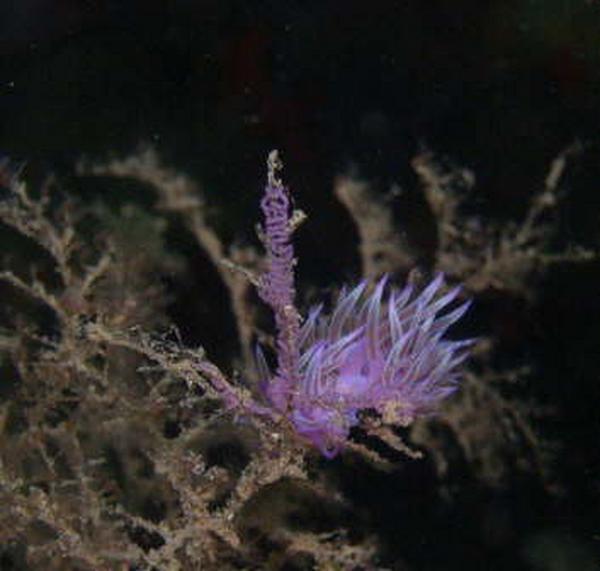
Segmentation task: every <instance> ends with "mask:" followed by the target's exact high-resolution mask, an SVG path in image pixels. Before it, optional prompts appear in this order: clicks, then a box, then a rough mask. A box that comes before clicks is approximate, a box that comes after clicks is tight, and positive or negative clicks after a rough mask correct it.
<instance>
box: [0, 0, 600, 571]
mask: <svg viewBox="0 0 600 571" xmlns="http://www.w3.org/2000/svg"><path fill="white" fill-rule="evenodd" d="M575 139H579V140H581V141H582V142H583V144H584V148H585V151H584V153H583V154H582V155H581V156H580V157H579V158H578V159H577V160H576V161H575V164H574V165H573V166H572V170H571V171H570V174H569V176H568V179H567V183H568V189H569V192H570V194H569V197H568V201H567V202H566V206H565V209H564V211H563V219H562V220H561V231H562V232H563V234H564V236H563V238H564V241H565V243H572V242H578V243H581V244H583V245H585V246H587V247H595V248H597V246H598V234H599V233H598V222H599V221H600V212H599V211H600V209H599V208H598V203H599V202H600V200H599V199H598V181H600V176H599V175H600V172H599V171H600V169H599V165H600V161H599V160H598V159H599V158H600V156H599V155H600V153H599V152H598V143H599V141H600V3H599V2H596V1H593V0H587V1H586V0H544V1H543V2H542V1H535V0H506V1H502V2H500V1H498V2H490V1H482V0H480V1H454V2H449V1H442V0H428V1H423V0H407V1H396V2H392V1H387V2H386V1H368V2H365V1H347V2H327V1H320V2H310V1H306V0H305V1H302V2H300V1H292V0H287V1H279V2H276V1H272V2H266V1H265V2H260V1H256V2H252V1H243V2H234V1H226V0H215V1H206V2H201V1H191V0H190V1H177V0H172V1H169V2H155V1H146V2H137V1H129V2H127V1H125V2H116V1H115V2H110V1H108V2H91V1H87V2H86V1H75V0H71V1H68V0H55V1H51V0H21V1H16V0H15V1H7V0H5V1H3V2H2V3H1V4H0V153H2V154H3V155H5V156H9V157H11V158H12V159H14V160H17V161H21V160H26V161H28V162H29V163H30V164H31V165H33V167H35V168H39V169H40V170H41V171H53V172H57V173H59V174H65V175H68V173H69V172H70V171H71V170H72V167H73V164H74V162H75V161H76V160H77V159H79V158H80V157H82V156H88V157H91V158H94V157H100V158H105V157H106V156H107V155H108V153H109V152H116V153H125V152H127V151H130V150H132V149H133V148H135V147H136V146H137V145H138V144H139V143H140V141H148V142H151V143H153V144H154V145H156V147H157V148H158V149H159V151H160V153H161V154H162V156H163V157H165V160H166V161H167V163H168V164H172V165H174V166H175V167H178V168H181V169H182V170H184V171H185V172H187V173H189V174H191V175H192V176H195V177H197V178H198V180H200V181H201V182H202V183H203V185H204V188H205V191H206V193H207V195H209V196H210V197H211V200H214V204H215V205H216V206H220V207H221V208H220V210H221V211H223V212H227V216H224V217H222V219H221V220H220V221H219V224H221V226H222V231H223V232H224V233H225V234H226V235H229V237H230V238H233V237H242V238H244V237H248V236H249V235H250V234H251V233H252V229H253V224H254V222H255V220H256V218H257V207H256V200H257V196H258V193H259V192H260V186H261V184H262V182H263V180H264V168H263V165H264V160H265V156H266V153H267V152H268V150H270V149H271V148H274V147H276V148H279V149H280V150H281V151H282V154H283V157H284V160H285V162H286V177H287V179H288V180H289V181H290V184H291V186H292V187H293V188H294V192H295V195H296V197H297V200H298V202H299V203H300V205H301V206H302V207H303V208H304V209H305V210H307V211H309V213H310V216H311V224H310V229H307V230H306V232H305V234H304V237H303V238H301V243H300V255H301V258H302V260H303V261H302V264H303V265H302V267H303V272H304V278H303V279H304V280H306V281H308V282H310V283H316V284H320V285H330V284H332V283H339V282H341V281H343V280H344V279H345V278H348V277H355V276H356V272H357V269H358V263H357V258H356V253H355V249H354V247H355V236H354V235H353V233H352V232H353V230H352V226H351V224H350V223H349V221H348V220H347V219H346V218H345V217H344V214H343V212H342V211H341V209H340V208H339V207H338V206H336V205H335V202H334V200H333V198H332V197H331V187H332V179H333V176H334V175H335V174H337V173H340V172H343V171H347V170H349V169H350V170H353V171H354V172H358V173H360V174H361V175H364V176H366V177H368V178H369V179H371V180H373V182H374V185H375V186H377V187H378V188H381V189H383V190H385V189H387V188H389V186H390V185H391V184H392V182H394V183H397V184H399V185H400V186H402V187H403V188H404V187H414V186H415V185H416V179H415V178H414V175H413V173H412V172H411V169H410V166H409V161H410V158H411V157H412V156H413V155H414V154H415V153H416V152H418V150H419V149H421V148H422V147H423V146H424V145H426V146H427V147H429V148H432V149H434V150H435V151H436V152H438V153H440V154H442V155H446V156H449V157H451V159H452V160H453V161H455V162H456V163H457V164H459V165H465V166H467V167H468V168H470V169H473V171H474V172H475V173H476V175H477V180H478V193H479V194H478V197H479V200H480V203H481V207H482V209H483V210H487V213H488V214H492V215H494V216H496V217H499V218H502V217H509V216H513V215H515V214H518V213H522V211H523V208H524V207H525V205H526V201H527V199H528V198H529V197H530V196H531V194H532V193H533V192H534V191H535V190H537V189H539V188H540V187H541V185H542V184H543V177H544V174H545V172H546V169H547V168H548V165H549V163H550V161H551V160H552V158H553V157H554V156H556V154H557V153H558V152H560V151H561V150H562V149H563V148H564V147H566V146H567V145H568V144H570V143H572V142H573V141H574V140H575ZM424 223H425V222H424ZM332 228H336V230H335V231H334V232H332V231H331V230H332ZM338 228H339V229H340V231H339V232H338V230H337V229H338ZM308 258H310V259H311V261H308ZM597 278H598V272H597V268H591V269H590V267H586V268H583V269H576V268H571V267H566V268H564V269H558V270H556V271H555V272H554V273H552V274H551V275H550V276H549V277H548V278H547V280H546V281H545V282H544V284H543V290H542V295H541V298H540V299H539V301H538V302H537V304H536V305H534V306H533V307H527V308H526V309H523V306H521V305H518V304H517V302H513V301H511V300H509V301H507V302H504V303H505V305H504V306H500V307H501V309H500V310H499V311H500V313H502V311H503V310H502V307H504V308H505V309H506V308H509V309H510V311H508V309H507V311H508V313H510V312H512V313H513V314H514V313H517V314H519V313H520V312H523V313H525V314H526V317H525V318H523V317H522V316H521V317H520V319H521V320H522V321H523V320H524V321H525V322H526V323H527V331H526V333H525V334H522V332H521V331H520V332H519V333H520V335H516V336H513V338H509V339H507V340H505V341H506V345H507V346H508V347H509V348H510V349H511V350H512V351H513V352H515V353H518V354H519V356H520V357H526V358H528V359H530V360H532V361H533V362H534V363H535V365H536V367H537V371H538V374H537V378H538V379H541V381H538V383H537V385H536V384H535V383H534V384H533V386H532V392H533V393H534V395H535V396H537V397H538V398H539V399H541V400H542V402H544V403H546V404H550V405H552V406H554V407H558V408H559V410H560V411H561V412H560V415H559V417H558V420H554V421H553V422H551V423H548V424H546V425H544V430H546V431H547V435H548V436H549V437H551V438H554V439H556V440H558V441H559V442H560V446H559V449H560V456H559V458H558V461H557V463H558V468H557V471H558V473H559V476H560V478H562V481H563V483H564V485H565V487H566V489H567V493H566V495H563V496H562V497H561V498H559V499H548V498H546V497H545V496H544V495H543V494H542V493H541V492H540V493H539V494H540V495H536V494H535V493H531V494H529V488H528V485H529V484H522V483H520V484H516V485H515V487H514V488H512V489H506V490H503V491H502V492H501V493H498V492H491V491H486V490H477V491H474V492H473V494H470V493H469V490H464V491H463V492H462V494H463V495H459V502H462V504H461V506H462V507H461V508H460V509H459V510H458V511H450V512H448V513H440V514H432V513H428V514H427V517H426V518H424V519H423V521H422V522H419V521H418V520H419V515H420V514H421V510H422V509H424V508H423V506H424V505H429V504H428V503H427V500H426V499H419V498H412V499H408V498H407V499H406V500H404V499H403V498H404V497H405V496H403V495H402V494H403V493H404V492H405V491H403V490H402V489H396V488H394V487H392V488H391V490H393V493H394V494H397V497H394V499H393V500H391V499H390V498H384V499H383V505H385V504H386V502H388V509H387V511H385V510H384V511H383V512H382V530H380V531H381V533H382V534H383V535H384V536H385V537H387V538H388V541H389V542H390V545H391V544H393V543H394V542H398V541H399V539H394V538H395V535H394V532H393V528H394V525H398V526H402V531H403V534H404V537H405V538H406V544H405V548H404V549H402V552H403V553H404V554H406V555H407V559H408V560H409V561H411V562H416V565H417V566H416V568H417V569H420V568H423V569H446V568H448V569H449V568H454V567H453V566H454V565H456V566H457V568H461V567H462V568H472V569H487V568H490V569H491V568H492V567H491V566H489V565H490V563H489V561H490V558H494V557H495V558H497V559H496V560H497V562H498V563H497V566H496V567H494V568H498V569H505V568H508V567H507V566H510V568H512V569H517V568H519V569H520V568H523V569H547V570H550V571H563V570H564V571H567V570H570V569H575V570H578V569H582V570H583V571H586V570H587V569H588V567H585V566H582V565H584V564H582V563H576V562H577V561H585V560H586V559H585V557H587V555H582V556H581V557H583V559H578V557H579V555H577V554H580V553H584V554H587V553H589V552H590V551H592V550H594V549H596V550H597V548H598V544H599V542H600V535H599V534H600V521H599V520H600V518H599V517H598V512H597V511H596V510H597V508H598V504H597V498H598V488H599V479H600V470H599V469H598V435H599V434H600V423H599V420H598V419H599V418H600V412H599V404H600V399H599V398H598V396H599V395H598V388H597V387H598V383H599V382H600V379H599V378H598V360H599V358H598V354H599V353H600V351H599V349H598V340H599V339H600V336H599V334H600V331H599V327H598V324H597V323H598V317H599V316H600V304H599V302H598V293H597V292H598V287H597V284H598V281H597ZM175 305H176V304H175ZM186 310H189V306H188V307H186ZM190 311H191V310H190ZM173 312H174V315H175V316H178V317H179V318H180V319H181V309H180V310H179V313H178V309H177V307H176V306H175V308H174V310H173ZM192 313H193V312H192ZM180 324H181V325H182V326H183V329H184V331H185V330H186V328H187V330H188V331H191V333H190V335H192V336H194V335H195V333H197V334H198V337H201V335H200V333H198V332H195V333H194V326H193V325H190V324H186V323H181V322H180ZM521 326H522V323H520V322H519V324H518V327H521ZM509 329H510V328H509ZM202 342H203V343H206V344H207V346H208V348H211V346H210V342H208V343H207V342H206V339H202ZM213 349H215V350H217V351H218V347H213ZM387 485H388V487H387V488H385V487H382V489H387V490H390V488H389V482H388V483H387ZM349 486H350V489H351V488H352V483H350V484H349ZM409 489H413V488H411V487H410V486H409ZM355 493H358V492H356V490H355ZM361 493H362V492H361ZM390 493H392V492H390ZM536 493H537V492H536ZM359 495H360V494H359ZM375 495H376V494H375ZM371 499H372V500H373V501H377V500H376V499H373V498H371V497H370V496H369V494H364V497H362V501H366V500H371ZM381 501H382V499H381V498H379V502H380V503H381ZM389 502H391V504H390V503H389ZM363 509H364V507H363ZM377 509H382V508H381V507H378V508H377ZM395 510H396V511H395ZM398 514H402V515H403V517H407V518H408V517H410V518H415V522H414V525H413V526H412V527H411V526H410V525H408V524H407V522H406V521H402V522H398V523H397V524H396V523H395V522H394V521H393V519H392V518H393V517H396V516H397V515H398ZM490 514H491V515H490ZM486 518H487V519H486ZM489 518H492V520H493V521H492V523H490V524H489V525H490V526H492V527H493V529H505V530H508V531H507V533H508V538H509V539H502V537H501V538H500V539H498V540H497V543H496V544H494V543H493V541H492V543H491V544H490V543H488V544H486V543H485V542H483V543H482V541H481V536H480V533H481V529H482V528H484V527H485V525H487V524H486V522H487V521H488V519H489ZM494 518H495V519H494ZM498 518H500V520H499V521H500V523H498V521H497V520H498ZM431 521H433V522H435V525H433V524H430V523H429V522H431ZM424 522H427V524H426V525H425V523H424ZM511 530H512V531H511ZM540 530H541V531H540ZM538 531H539V532H540V533H546V532H547V535H541V536H540V537H542V539H544V538H546V539H544V541H547V545H546V544H544V545H546V547H545V548H544V549H546V548H547V547H548V545H550V546H554V545H556V544H561V542H562V544H564V545H565V546H567V547H565V548H564V550H563V551H560V552H559V553H560V554H562V555H556V556H555V557H552V558H550V560H551V561H553V563H548V564H547V565H550V566H538V567H529V566H523V565H525V563H523V562H524V561H525V558H524V556H522V555H520V554H522V553H523V550H524V549H525V547H524V546H525V545H529V544H527V543H526V541H525V540H526V538H531V537H532V536H534V535H535V534H536V533H537V532H538ZM386 534H387V535H386ZM520 534H522V536H520ZM492 535H493V534H492ZM494 537H495V536H494ZM547 538H549V539H547ZM556 538H559V539H556ZM540 541H541V540H540ZM475 544H476V545H477V546H478V547H477V548H474V547H472V546H473V545H475ZM482 545H483V546H482ZM536 545H537V544H536ZM540 549H541V548H540ZM564 553H569V554H571V555H564ZM573 553H575V555H573ZM561 557H562V559H561ZM448 558H450V559H448ZM498 558H499V559H498ZM547 559H548V558H546V559H544V560H547ZM450 561H452V563H450ZM563 561H564V562H563ZM587 561H589V557H588V559H587ZM444 562H446V563H445V564H444ZM517 562H519V563H517ZM419 563H420V565H419ZM505 565H506V566H505ZM515 565H517V566H516V567H515ZM518 565H522V566H523V567H518ZM552 565H554V566H552ZM561 565H562V566H561ZM488 566H489V567H488Z"/></svg>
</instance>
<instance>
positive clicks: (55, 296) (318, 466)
mask: <svg viewBox="0 0 600 571" xmlns="http://www.w3.org/2000/svg"><path fill="white" fill-rule="evenodd" d="M0 111H1V119H0V185H1V187H2V195H1V197H0V198H1V201H2V202H1V206H0V220H1V221H2V226H1V228H0V236H1V239H2V244H3V247H2V254H3V256H2V271H1V272H0V282H1V283H0V291H1V295H2V300H3V304H2V307H0V352H1V354H2V356H1V361H0V365H1V373H0V374H1V377H0V434H1V437H0V501H1V505H2V510H1V511H2V513H1V514H0V569H2V570H4V569H6V570H19V571H21V570H23V571H25V570H29V569H31V570H34V569H35V570H37V569H43V570H55V569H56V570H62V569H64V570H69V571H70V570H79V569H81V570H87V569H93V570H97V569H107V570H112V569H116V570H131V571H133V570H142V569H144V570H146V569H148V570H150V569H152V570H160V571H162V570H173V569H181V570H187V569H192V570H193V569H282V570H283V569H286V570H288V569H289V570H296V569H298V570H301V569H322V570H325V569H332V570H333V569H357V570H359V569H365V570H370V569H393V570H403V571H404V570H406V571H409V570H417V571H418V570H424V571H429V570H431V571H434V570H435V571H442V570H453V569H473V570H490V571H495V570H505V569H511V570H513V571H520V570H523V571H527V570H531V571H536V570H540V571H570V570H574V571H588V570H590V571H592V570H596V569H598V568H600V501H599V500H600V451H599V447H598V438H599V434H600V412H599V411H600V388H599V387H600V374H599V373H600V370H599V365H600V319H599V318H600V301H599V297H598V289H599V288H598V284H599V281H598V277H599V271H598V270H599V264H598V257H597V252H598V250H599V248H600V230H599V229H600V225H599V223H600V200H599V198H598V185H599V183H600V3H598V2H595V1H594V0H560V1H559V0H545V1H544V2H540V1H536V0H508V1H505V2H490V1H479V2H474V1H470V2H469V1H463V2H448V1H442V0H430V1H428V2H418V1H416V0H408V1H404V2H399V1H391V0H389V1H384V0H382V1H378V0H374V1H372V2H360V1H353V0H351V1H346V2H330V1H321V2H311V1H306V0H305V1H303V2H298V1H291V0H286V1H282V2H273V1H264V2H261V1H256V2H252V1H250V2H234V1H227V0H220V1H190V0H187V1H183V0H172V1H163V2H161V1H153V0H148V1H146V2H138V1H133V0H132V1H127V2H116V1H114V2H113V1H106V2H75V1H69V0H54V1H52V0H22V1H20V2H3V3H1V4H0ZM272 149H278V150H279V153H280V156H281V158H282V160H283V164H284V169H283V171H282V177H283V180H284V181H285V184H286V185H288V186H289V188H290V192H291V196H292V199H293V203H294V207H295V208H298V209H301V210H302V211H303V212H304V213H305V214H306V220H305V221H303V222H302V224H301V225H300V226H299V228H298V229H297V231H296V232H295V233H294V243H295V255H296V256H297V259H298V264H297V266H296V280H297V281H296V290H297V291H296V303H297V306H298V308H299V310H300V313H301V314H302V315H306V312H307V309H308V308H309V307H310V306H311V305H313V304H315V303H318V302H320V301H323V302H324V303H325V305H326V308H331V307H332V305H333V303H334V301H333V300H335V299H336V296H337V294H338V293H339V290H340V289H341V288H342V286H343V285H344V284H346V283H348V284H352V283H356V282H358V281H359V280H360V279H361V278H368V279H375V278H377V277H379V276H381V275H382V274H384V273H389V274H390V275H391V280H392V281H393V282H394V283H396V284H399V285H403V284H404V283H405V282H406V281H411V282H412V281H414V282H415V283H416V284H417V285H420V284H423V283H424V279H425V277H429V276H430V275H432V274H433V273H435V272H437V271H442V272H443V273H444V274H445V275H446V276H447V279H448V281H449V283H450V284H451V285H456V284H462V285H463V287H464V292H465V297H466V298H468V299H471V300H472V306H471V309H470V310H469V312H468V313H467V315H466V316H465V318H464V319H463V320H462V321H461V322H460V324H458V325H457V326H456V328H455V329H452V330H451V331H450V337H451V338H453V339H460V338H464V337H472V338H477V339H479V340H480V341H479V344H478V345H477V347H476V348H475V349H474V351H473V355H472V358H471V359H470V360H469V361H468V362H467V363H466V365H464V369H465V372H464V379H463V382H462V384H461V385H459V389H458V391H457V395H456V397H453V398H452V399H450V401H449V402H448V403H446V404H444V405H443V406H442V408H441V410H440V411H439V413H438V414H436V415H434V416H432V417H427V418H424V419H420V420H418V421H415V423H412V424H411V425H410V426H400V427H394V428H393V429H391V431H390V432H388V433H385V434H384V433H383V432H377V434H376V433H375V432H373V431H372V432H369V431H368V430H366V432H365V431H364V430H363V431H361V430H356V431H355V430H354V429H353V432H352V434H351V440H352V442H353V443H354V444H352V445H351V446H349V449H348V450H346V451H344V452H343V453H342V454H340V455H338V456H337V457H336V458H334V459H332V460H328V459H326V458H323V457H322V456H321V455H320V454H319V453H318V451H317V450H315V449H314V448H312V447H311V446H309V445H307V443H306V442H302V441H300V440H298V439H297V438H296V437H295V435H294V434H293V433H291V432H290V430H289V428H286V427H285V426H283V427H282V426H280V425H278V424H277V423H275V424H269V423H268V422H266V421H263V420H255V419H254V417H253V416H252V415H251V414H249V413H248V414H245V413H244V410H242V411H239V410H234V411H232V410H229V409H228V408H227V407H223V405H222V402H221V401H222V398H221V397H222V392H219V391H220V389H219V388H217V389H215V386H217V385H218V383H217V384H215V381H214V379H221V378H225V379H226V383H227V386H234V387H242V388H240V391H242V392H240V395H242V396H241V397H240V400H241V401H242V402H243V401H244V399H245V398H246V396H247V395H254V396H256V395H258V394H260V389H259V388H257V387H258V385H259V384H260V382H259V381H260V379H257V378H256V374H257V373H256V370H255V363H254V348H255V346H256V344H257V343H259V342H260V343H261V344H264V345H266V346H267V347H269V346H271V347H272V346H273V345H274V342H273V320H272V317H271V316H270V314H269V311H268V308H267V307H265V305H264V304H261V302H260V300H259V298H258V296H257V295H256V293H255V292H254V290H253V288H252V287H251V285H252V284H251V282H252V276H250V278H248V276H246V277H244V276H243V275H242V274H243V271H245V270H248V272H249V275H250V274H252V275H256V274H260V272H261V271H263V269H264V266H263V265H262V264H264V260H263V258H262V250H263V249H262V246H261V241H260V239H259V237H257V232H256V224H257V223H259V222H261V212H260V208H259V203H260V200H261V197H262V192H263V188H264V185H265V183H266V180H267V168H266V160H267V156H268V153H269V152H270V151H271V150H272ZM25 188H26V189H27V190H26V191H24V190H23V189H25ZM259 234H260V233H259ZM224 258H227V259H228V262H227V263H225V264H223V263H221V260H222V259H224ZM246 278H248V279H246ZM248 280H250V281H248ZM200 347H202V350H200V349H199V348H200ZM267 357H268V359H269V360H270V363H272V362H274V356H273V355H267ZM217 371H218V372H217ZM207 379H209V381H208V382H207ZM219 382H220V381H219ZM224 382H225V381H224ZM211 383H212V384H211ZM242 408H243V405H242ZM369 414H370V413H369V411H367V415H366V417H367V421H369V418H370V417H369ZM367 426H369V425H368V422H367ZM400 439H401V440H400Z"/></svg>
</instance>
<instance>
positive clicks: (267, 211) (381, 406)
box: [257, 152, 472, 458]
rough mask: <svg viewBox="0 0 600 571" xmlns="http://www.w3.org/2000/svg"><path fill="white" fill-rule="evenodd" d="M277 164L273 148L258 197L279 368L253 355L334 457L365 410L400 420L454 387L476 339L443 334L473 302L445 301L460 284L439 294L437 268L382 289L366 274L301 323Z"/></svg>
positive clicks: (297, 424)
mask: <svg viewBox="0 0 600 571" xmlns="http://www.w3.org/2000/svg"><path fill="white" fill-rule="evenodd" d="M280 167H281V165H280V162H279V159H278V156H277V153H276V152H273V153H271V155H270V156H269V180H268V183H267V186H266V189H265V194H264V197H263V199H262V202H261V208H262V211H263V214H264V216H265V226H264V229H263V241H264V243H265V247H266V250H267V255H268V269H267V271H266V272H265V273H264V274H263V275H262V276H261V278H260V281H259V285H258V292H259V295H260V297H261V298H262V299H263V301H265V302H266V303H267V304H268V305H269V306H270V307H271V308H272V310H273V312H274V314H275V324H276V328H277V345H276V349H277V367H276V370H275V371H274V372H271V371H270V370H269V368H268V366H267V364H266V361H265V358H264V356H263V354H262V351H260V349H258V351H257V363H258V368H259V372H260V375H261V378H262V388H263V393H264V395H265V397H266V399H267V400H268V402H269V404H270V406H271V407H272V408H274V409H275V410H276V411H277V412H278V413H280V414H281V415H283V416H285V417H286V418H287V419H288V420H289V422H290V423H291V425H292V426H293V429H294V430H295V432H296V433H297V434H298V435H299V436H300V437H302V438H304V439H306V440H308V441H309V442H311V443H312V444H313V445H314V446H316V447H317V448H318V449H319V450H320V452H321V453H322V454H323V455H324V456H326V457H328V458H332V457H334V456H335V455H336V454H337V453H338V452H339V451H340V450H341V449H342V448H343V445H344V443H345V442H346V441H347V439H348V437H349V433H350V429H351V428H352V427H353V426H356V425H358V424H359V422H360V418H359V413H360V411H362V410H366V409H370V410H373V411H376V412H377V413H378V414H379V415H380V416H381V417H382V420H383V422H385V423H390V424H397V425H403V426H406V425H408V424H410V423H411V422H412V421H413V420H414V419H415V418H416V417H417V416H420V415H424V414H428V413H431V412H433V411H434V410H435V409H436V407H437V406H438V405H439V403H440V402H441V401H442V400H443V399H444V398H446V397H447V396H448V395H450V394H451V393H452V392H453V391H454V390H455V388H456V386H457V381H458V377H459V373H458V365H459V364H460V363H461V362H462V361H463V360H464V359H465V358H466V357H467V355H468V351H467V348H468V347H469V346H470V345H471V344H472V340H466V341H449V340H446V339H444V338H443V336H444V334H445V332H446V331H447V329H448V328H449V327H450V326H451V325H452V324H454V323H456V322H457V321H458V320H459V319H460V318H461V317H462V316H463V315H464V313H465V312H466V311H467V309H468V307H469V303H470V302H469V301H467V302H463V303H460V304H458V306H456V307H453V308H452V309H450V310H449V307H450V306H454V305H456V304H455V303H454V302H456V300H457V298H458V296H459V293H460V287H455V288H453V289H450V290H449V291H444V292H443V293H442V290H443V289H444V278H443V276H442V275H441V274H439V275H438V276H437V277H435V278H434V279H433V281H431V283H430V284H429V285H428V286H427V287H425V288H424V289H423V290H422V291H421V292H420V293H415V291H414V287H413V286H412V285H407V286H405V287H404V288H403V289H401V290H397V289H395V288H393V287H392V288H387V287H386V286H387V282H388V278H387V276H384V277H383V278H381V279H380V280H379V282H378V283H377V284H376V285H375V287H374V288H373V289H372V291H370V290H369V288H368V284H367V282H366V281H363V282H361V283H360V284H359V285H357V286H356V287H354V288H353V289H351V290H349V291H342V293H341V294H340V296H339V299H338V300H337V303H336V304H335V307H334V308H333V311H332V312H331V314H330V315H324V314H323V308H322V305H320V306H318V307H315V308H313V309H311V310H310V312H309V315H308V317H307V318H306V320H305V321H304V322H303V323H301V317H300V314H299V313H298V310H297V309H296V306H295V304H294V296H295V291H294V265H295V259H294V251H293V246H292V243H291V235H292V232H293V222H292V212H291V204H290V197H289V193H288V190H287V189H286V188H285V187H284V185H283V184H282V182H281V180H280V179H279V178H278V177H277V170H278V169H279V168H280ZM386 289H389V292H388V293H387V295H386V293H385V292H386Z"/></svg>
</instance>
